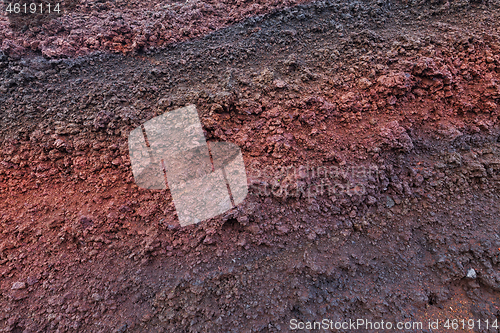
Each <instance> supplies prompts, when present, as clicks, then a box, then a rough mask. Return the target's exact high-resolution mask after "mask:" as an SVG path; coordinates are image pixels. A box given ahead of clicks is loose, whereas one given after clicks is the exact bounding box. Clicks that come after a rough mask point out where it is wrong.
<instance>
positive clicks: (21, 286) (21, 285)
mask: <svg viewBox="0 0 500 333" xmlns="http://www.w3.org/2000/svg"><path fill="white" fill-rule="evenodd" d="M24 288H26V282H21V281H17V282H14V284H13V285H12V290H20V289H24Z"/></svg>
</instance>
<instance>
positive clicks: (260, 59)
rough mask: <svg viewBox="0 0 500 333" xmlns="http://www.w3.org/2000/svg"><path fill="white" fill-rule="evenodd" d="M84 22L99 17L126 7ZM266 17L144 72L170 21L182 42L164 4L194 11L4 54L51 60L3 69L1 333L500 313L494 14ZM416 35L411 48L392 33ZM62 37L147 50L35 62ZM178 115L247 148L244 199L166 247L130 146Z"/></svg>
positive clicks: (367, 6)
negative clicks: (142, 130)
mask: <svg viewBox="0 0 500 333" xmlns="http://www.w3.org/2000/svg"><path fill="white" fill-rule="evenodd" d="M454 3H455V2H454V1H452V2H451V5H450V6H451V7H453V5H454ZM206 4H207V5H210V6H212V7H214V11H215V12H217V11H218V8H217V6H216V5H215V4H213V3H210V4H209V3H206ZM284 4H286V3H280V4H278V3H276V5H279V6H281V5H284ZM82 5H83V6H87V5H89V6H90V8H91V10H95V11H96V12H99V13H100V14H99V15H101V16H103V17H105V16H107V15H109V13H110V12H111V9H117V8H116V7H112V6H120V3H119V2H113V3H105V2H103V3H96V2H92V1H91V2H86V3H83V4H82ZM121 5H123V6H125V7H126V6H128V4H121ZM249 5H250V4H249ZM261 5H262V6H263V7H264V8H259V7H255V8H253V7H252V8H253V9H252V10H251V11H249V12H248V13H246V14H245V15H247V14H248V15H250V16H251V18H249V19H248V20H246V21H243V22H241V24H240V23H237V24H235V25H234V26H233V27H230V28H228V29H225V30H220V31H218V32H215V33H212V34H209V35H208V36H206V37H204V38H201V37H200V38H195V39H194V40H192V41H190V42H188V43H179V44H176V45H175V46H171V47H168V48H165V49H163V50H161V51H158V52H156V51H155V50H148V49H147V48H148V47H149V46H150V45H154V43H156V41H161V40H162V39H165V38H167V37H165V38H164V36H167V35H168V32H169V31H171V30H169V29H171V28H170V27H167V26H165V23H166V22H167V23H168V22H171V23H170V24H172V26H174V25H185V24H188V23H189V22H188V21H189V20H186V22H181V23H179V22H175V15H177V14H178V13H177V12H176V11H175V10H174V9H172V8H173V7H172V6H174V7H175V6H177V7H178V8H177V9H179V11H180V14H179V15H181V14H182V11H183V8H187V7H189V6H192V8H191V7H189V8H191V9H192V10H193V16H191V17H190V18H189V19H190V20H191V19H193V20H195V19H196V18H197V17H201V18H203V17H205V16H204V13H203V8H205V9H207V10H209V7H206V6H205V5H204V4H203V3H198V2H187V3H185V4H184V3H183V4H162V6H167V7H169V6H170V7H169V8H170V9H169V10H171V12H168V13H169V14H168V15H169V16H168V17H167V16H166V19H161V18H155V12H151V13H149V14H147V15H146V14H144V15H146V16H148V22H153V21H154V20H158V21H155V22H156V23H158V24H156V23H155V24H151V26H150V27H149V28H148V29H149V32H147V31H144V32H143V33H142V32H141V33H140V36H139V35H138V37H137V38H135V37H133V36H135V35H134V34H135V30H134V27H132V26H130V25H129V26H127V20H128V18H127V17H124V18H123V20H122V19H120V18H119V17H116V19H113V20H111V21H109V25H110V26H111V25H112V26H113V28H111V29H110V30H109V31H108V29H106V28H102V27H99V26H98V23H99V22H100V21H99V20H97V19H96V22H95V23H96V28H95V29H96V34H94V35H92V34H90V33H88V32H86V31H78V30H81V29H71V30H66V31H61V32H60V33H53V35H58V34H59V35H58V37H57V39H55V40H54V41H51V42H49V43H46V44H41V45H36V44H33V45H32V44H29V45H24V43H23V42H21V41H19V40H18V39H16V38H14V37H9V39H10V40H13V41H15V43H16V45H18V46H21V45H22V46H23V47H24V48H25V49H26V50H27V49H28V48H30V49H32V50H33V49H34V50H35V52H38V53H40V52H43V53H44V54H45V56H46V57H47V59H46V58H44V57H42V56H40V55H39V54H38V56H37V57H33V58H31V57H25V58H23V56H21V58H20V59H18V60H15V59H13V57H10V56H3V55H2V53H0V69H1V71H0V92H1V93H0V101H1V103H0V117H1V118H2V122H1V123H2V124H3V125H2V127H1V128H0V131H1V134H0V147H1V148H0V196H1V198H2V200H0V225H1V228H2V232H1V233H0V277H1V278H2V281H4V282H5V283H4V284H3V289H4V290H2V295H3V296H4V297H2V299H1V300H0V303H1V304H0V305H1V306H2V309H3V311H2V312H1V313H0V330H5V331H9V330H10V331H14V332H16V331H18V332H22V331H27V332H30V331H31V332H37V331H43V330H46V331H54V332H55V331H60V332H65V331H85V332H86V331H89V332H92V331H99V332H100V331H113V330H115V331H129V332H145V331H154V330H156V329H158V327H161V329H163V330H165V331H171V332H177V331H204V332H205V331H206V332H220V331H228V332H229V331H244V330H245V329H249V330H254V331H259V330H260V331H266V330H269V331H283V330H286V327H287V326H288V325H287V324H288V323H287V322H286V320H283V319H282V318H292V317H296V318H309V317H310V318H314V317H320V318H321V317H322V316H323V315H324V314H328V313H329V314H331V317H332V318H348V317H349V316H350V315H352V314H353V313H354V314H356V315H357V316H359V317H361V316H365V315H366V316H368V317H367V318H369V317H370V316H372V315H375V316H386V315H388V314H389V316H393V317H388V320H390V319H394V320H396V319H397V320H399V319H401V318H404V316H405V315H406V314H408V313H412V314H414V317H415V318H424V316H426V315H428V314H429V313H432V311H439V313H440V315H441V316H450V317H451V315H455V314H456V313H455V312H450V311H451V310H450V311H449V310H448V309H449V308H451V307H453V309H455V307H454V306H455V305H454V304H456V303H457V302H458V303H460V304H462V305H463V307H464V309H465V311H467V312H468V313H472V314H474V313H482V311H484V313H495V311H497V308H496V306H497V304H496V303H495V300H498V291H499V290H500V287H499V286H500V282H499V281H500V278H499V276H498V273H497V271H498V269H497V268H498V264H499V260H498V253H499V252H498V249H499V248H500V243H499V241H498V240H499V235H498V219H497V218H496V216H498V211H497V210H498V209H497V206H496V205H495V202H496V193H498V182H497V181H496V180H497V178H498V175H499V170H500V163H499V158H500V156H499V153H498V152H499V151H500V150H499V149H498V148H499V147H498V144H499V143H498V137H499V133H500V132H499V130H498V126H497V125H498V114H497V112H496V111H497V107H498V105H497V104H498V101H496V99H497V98H498V93H497V92H498V82H499V78H498V73H499V72H498V68H499V67H498V66H499V62H498V55H497V53H498V52H499V51H500V48H499V47H498V45H500V44H498V37H496V36H495V33H494V32H492V33H491V36H488V37H485V36H483V34H482V33H481V31H484V30H485V27H487V28H488V31H490V32H491V31H492V30H491V25H490V24H489V23H488V21H493V22H495V21H498V17H497V16H495V15H498V12H499V11H497V10H493V9H495V8H496V7H488V6H490V5H491V4H490V5H487V4H479V3H476V4H470V6H468V7H466V8H465V9H464V10H463V11H459V12H450V11H444V12H443V14H438V13H434V14H432V15H431V13H430V12H429V9H433V8H434V7H436V6H438V4H436V5H435V6H434V5H433V4H430V3H422V4H420V5H418V6H421V7H418V9H419V10H418V12H412V10H414V9H415V7H414V6H416V5H415V4H410V3H409V4H400V3H399V2H394V3H391V4H389V3H387V2H379V3H375V2H373V3H335V2H332V1H326V2H323V1H319V2H315V3H311V4H307V5H304V6H297V7H294V8H291V9H285V10H283V11H278V12H276V13H274V14H272V15H268V16H254V13H257V12H260V11H261V10H264V11H266V10H267V7H266V6H265V4H262V3H261V4H260V5H259V6H261ZM106 6H110V7H109V9H106ZM143 6H145V7H144V8H146V7H147V6H149V4H143ZM196 6H202V7H196ZM220 6H221V7H222V6H225V5H224V4H223V3H221V4H220ZM231 6H232V5H231ZM245 6H246V5H244V6H240V7H242V8H243V7H245ZM406 6H407V7H406ZM127 8H128V7H127ZM200 8H201V9H200ZM486 8H489V9H490V10H489V11H487V12H485V11H484V10H485V9H486ZM164 9H165V8H163V9H162V8H159V9H158V12H160V13H163V12H165V11H164ZM191 9H190V10H191ZM198 9H200V11H199V12H197V10H198ZM434 9H436V8H434ZM457 10H458V9H457ZM236 11H237V10H236ZM115 12H116V11H115ZM486 13H487V14H486ZM233 14H234V13H233ZM235 14H237V13H235ZM92 15H93V14H92ZM92 15H90V14H89V16H92ZM137 15H138V16H139V18H138V25H139V26H140V24H141V21H140V20H141V17H142V16H141V15H143V13H142V14H141V13H139V14H137ZM214 15H215V14H214ZM405 15H407V16H405ZM488 15H490V16H491V17H490V16H488ZM231 16H233V17H234V15H232V14H231ZM418 16H422V17H421V18H420V19H418ZM471 18H473V19H474V20H472V19H471ZM62 19H64V16H63V18H62ZM417 19H418V20H422V21H420V22H422V25H421V26H422V27H423V28H421V29H422V30H419V31H418V33H416V32H415V30H412V29H413V27H410V28H411V29H409V28H408V26H407V25H406V23H402V22H417ZM384 20H385V23H384ZM449 21H452V22H454V24H453V25H450V24H445V23H443V22H449ZM3 22H4V21H2V20H1V19H0V24H3ZM54 22H57V21H54ZM388 22H390V24H391V29H388V30H386V28H385V27H387V24H388ZM63 23H64V22H63ZM106 24H107V23H106ZM161 24H163V25H164V28H165V34H164V33H163V32H162V33H161V34H155V31H163V30H162V29H163V28H162V27H161ZM189 24H191V23H189ZM285 25H286V26H287V28H286V30H283V27H284V26H285ZM392 25H394V27H395V28H400V31H401V33H400V34H399V35H398V36H395V35H394V31H395V30H394V29H393V26H392ZM63 26H64V24H63ZM198 26H200V27H203V24H201V23H200V24H197V23H196V24H191V25H190V26H189V29H185V30H183V31H182V32H181V33H182V36H183V37H182V38H190V37H192V36H201V35H202V34H205V32H203V31H199V35H197V33H198V32H196V31H195V30H196V29H197V27H198ZM368 26H370V29H373V31H371V30H366V29H365V28H366V27H368ZM291 27H293V28H291ZM53 28H54V29H56V27H55V26H47V27H46V28H44V29H53ZM173 28H175V27H172V29H173ZM216 28H217V27H216ZM158 29H160V30H158ZM419 29H420V28H419ZM97 30H99V32H98V33H97ZM396 30H398V29H396ZM4 31H6V30H3V29H1V28H0V35H1V34H3V33H4ZM54 31H55V30H54ZM25 32H26V34H29V33H30V30H29V29H28V30H27V31H25ZM16 33H21V32H16ZM99 34H102V35H101V36H99ZM129 34H132V35H130V36H129ZM48 35H50V34H48ZM48 35H44V34H40V35H38V37H37V36H36V35H30V36H29V37H27V38H26V40H27V41H28V42H29V41H31V40H32V39H36V38H39V39H42V42H41V43H43V39H44V38H45V36H48ZM124 36H126V37H127V38H128V37H132V39H130V41H127V38H125V39H122V37H124ZM171 36H172V38H173V39H174V40H175V35H171ZM422 36H424V37H422ZM87 37H88V38H87ZM462 37H463V38H462ZM1 38H3V37H1ZM48 38H50V37H48ZM66 38H70V39H74V40H75V41H76V42H75V45H79V44H78V43H80V41H81V40H82V39H83V42H82V43H83V44H84V45H86V46H85V47H86V48H87V50H85V49H83V48H82V49H78V50H77V52H82V53H85V52H90V51H92V50H94V51H95V50H102V49H115V50H116V49H120V50H121V51H125V52H128V51H130V50H138V51H140V52H137V53H136V54H134V55H133V56H127V57H125V56H123V55H118V54H115V55H110V54H108V53H104V52H103V53H95V54H93V55H92V56H88V57H81V58H71V54H70V53H68V54H67V56H68V57H67V58H65V59H60V60H55V59H52V60H50V59H49V58H48V57H49V56H54V57H58V56H60V55H61V54H62V53H61V52H63V53H64V49H65V48H67V49H69V48H70V47H73V46H72V44H70V45H67V44H65V42H64V41H65V39H66ZM155 38H156V40H155ZM172 42H173V41H172ZM130 43H132V44H130ZM134 43H135V44H134ZM165 43H166V42H164V44H162V45H166V44H165ZM120 45H122V46H120ZM129 45H134V46H133V47H132V46H131V47H130V48H129ZM14 46H15V45H14ZM14 46H11V47H14ZM75 47H76V46H75ZM121 48H123V49H121ZM141 49H142V51H141ZM40 50H41V51H40ZM9 52H11V51H9ZM25 52H26V51H25ZM14 58H15V56H14ZM365 79H366V80H365ZM368 81H369V83H368ZM188 102H189V103H195V104H197V106H199V110H200V117H201V118H202V122H203V126H204V130H205V131H206V135H207V138H208V139H210V140H224V141H229V142H233V143H236V144H238V145H239V146H240V147H241V148H242V151H243V154H244V160H245V163H246V166H248V169H247V171H248V174H249V180H250V181H251V183H252V186H251V188H250V193H249V196H248V198H247V199H246V200H245V201H244V202H243V203H242V204H240V205H238V206H237V207H236V208H234V209H232V210H230V211H228V212H226V213H225V214H223V215H222V216H220V217H216V218H213V219H211V220H209V221H205V222H202V223H200V224H197V225H193V226H189V227H180V225H179V224H178V222H177V217H176V211H175V206H174V203H173V202H172V198H171V195H170V193H169V190H168V189H167V190H144V189H140V188H138V187H137V186H136V184H135V183H134V178H133V175H132V173H131V170H130V160H129V158H128V153H129V152H128V144H127V136H128V133H130V131H131V130H132V129H134V128H136V127H137V126H140V124H142V123H144V122H145V121H147V120H149V119H151V118H152V117H154V116H157V115H159V114H161V113H163V112H168V111H169V110H172V109H174V108H176V107H178V106H181V105H183V104H185V103H188ZM457 231H459V232H457ZM469 267H474V272H476V278H466V280H465V281H464V276H465V277H466V276H467V274H468V272H469V271H470V269H469V271H468V270H467V268H469ZM464 273H465V274H464ZM16 281H18V282H21V283H25V287H24V289H18V290H12V287H13V285H14V284H15V283H16ZM23 281H26V282H23ZM394 281H397V283H394ZM401 285H406V286H408V288H406V289H404V290H402V289H401V288H400V286H401ZM33 295H34V296H36V297H32V296H33ZM471 300H472V301H471ZM478 300H479V301H478ZM491 300H493V301H491ZM28 314H29V315H28ZM277 318H278V319H277Z"/></svg>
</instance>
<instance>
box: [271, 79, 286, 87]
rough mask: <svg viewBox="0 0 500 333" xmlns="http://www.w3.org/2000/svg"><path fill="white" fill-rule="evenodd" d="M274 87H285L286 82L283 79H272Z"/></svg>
mask: <svg viewBox="0 0 500 333" xmlns="http://www.w3.org/2000/svg"><path fill="white" fill-rule="evenodd" d="M273 83H274V87H276V88H278V89H283V88H285V87H286V82H285V81H283V80H274V82H273Z"/></svg>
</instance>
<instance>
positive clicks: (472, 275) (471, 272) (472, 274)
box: [467, 268, 477, 279]
mask: <svg viewBox="0 0 500 333" xmlns="http://www.w3.org/2000/svg"><path fill="white" fill-rule="evenodd" d="M467 277H468V278H469V279H475V278H477V274H476V271H475V270H474V268H471V269H469V270H468V271H467Z"/></svg>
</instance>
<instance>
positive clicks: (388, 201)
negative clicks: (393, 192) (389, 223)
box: [385, 197, 396, 208]
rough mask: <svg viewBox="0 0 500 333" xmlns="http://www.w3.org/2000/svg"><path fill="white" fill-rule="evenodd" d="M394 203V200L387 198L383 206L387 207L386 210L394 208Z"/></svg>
mask: <svg viewBox="0 0 500 333" xmlns="http://www.w3.org/2000/svg"><path fill="white" fill-rule="evenodd" d="M395 204H396V203H395V202H394V200H392V198H391V197H387V201H386V203H385V205H386V206H387V208H392V207H394V205H395Z"/></svg>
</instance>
